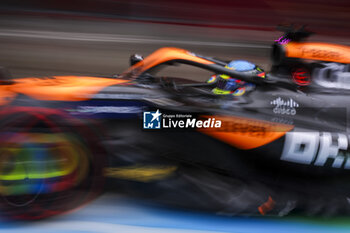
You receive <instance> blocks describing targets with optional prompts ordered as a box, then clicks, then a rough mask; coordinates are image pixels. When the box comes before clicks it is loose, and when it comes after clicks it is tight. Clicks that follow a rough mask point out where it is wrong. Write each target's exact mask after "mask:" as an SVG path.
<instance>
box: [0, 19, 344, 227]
mask: <svg viewBox="0 0 350 233" xmlns="http://www.w3.org/2000/svg"><path fill="white" fill-rule="evenodd" d="M279 35H280V33H279V32H271V33H270V32H258V31H243V30H235V31H233V30H229V29H215V28H203V27H202V28H196V27H190V26H176V25H162V24H147V23H130V22H123V21H113V22H109V21H82V20H80V21H74V20H62V19H61V20H57V19H53V18H35V17H26V18H23V17H22V18H18V17H14V16H7V17H5V16H3V17H1V18H0V65H1V66H5V67H7V68H9V70H10V71H11V72H12V74H13V76H14V77H32V76H48V75H50V76H51V75H90V76H111V75H113V74H116V73H121V72H122V71H123V70H125V69H126V68H127V67H128V58H129V55H130V54H133V53H141V54H143V55H148V54H150V53H151V52H152V51H154V50H156V49H157V48H159V47H168V46H171V47H181V48H185V49H188V50H191V51H193V52H196V53H199V54H203V55H207V56H212V57H219V58H222V59H225V60H231V59H247V60H250V61H252V62H255V63H257V64H260V65H261V66H262V67H263V68H265V69H266V70H268V69H269V65H270V64H269V62H268V57H269V53H270V43H271V41H272V40H274V39H277V38H278V37H279ZM319 39H320V40H321V41H322V40H327V39H328V38H321V37H320V38H319ZM336 40H337V41H340V42H343V43H344V44H348V43H349V41H346V40H343V39H341V38H340V39H339V38H338V39H336ZM163 72H164V74H166V75H168V76H180V77H187V78H191V79H196V80H203V81H204V80H206V79H207V78H208V77H209V75H210V73H208V72H207V71H205V72H204V71H201V70H199V69H192V68H190V67H183V68H182V67H181V68H180V67H170V68H169V69H168V70H167V71H163ZM349 222H350V221H349V218H332V219H324V218H313V219H310V218H306V217H303V218H302V217H288V218H282V219H281V218H268V217H267V218H266V217H264V218H262V217H260V218H256V217H254V218H247V217H229V216H217V215H214V214H210V213H197V212H190V211H184V210H176V209H167V208H164V207H159V206H153V205H150V204H147V203H143V202H141V201H137V200H131V199H127V198H122V197H119V196H113V195H105V196H102V197H100V198H99V199H97V200H95V201H94V202H92V203H90V204H89V205H87V206H85V207H83V208H81V209H79V210H77V211H74V212H73V213H70V214H66V215H63V216H58V217H54V218H51V219H49V220H45V221H39V222H34V223H18V222H15V223H11V222H7V221H4V220H3V221H1V220H0V232H27V233H31V232H123V233H124V232H126V233H127V232H155V233H157V232H186V233H187V232H235V233H246V232H247V233H248V232H249V233H252V232H266V233H267V232H268V233H273V232H317V233H323V232H350V223H349Z"/></svg>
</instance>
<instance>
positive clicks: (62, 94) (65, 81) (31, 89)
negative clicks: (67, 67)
mask: <svg viewBox="0 0 350 233" xmlns="http://www.w3.org/2000/svg"><path fill="white" fill-rule="evenodd" d="M13 81H14V83H13V84H11V85H3V86H0V105H3V104H6V103H7V102H9V101H10V99H12V98H13V97H14V96H16V94H24V95H27V96H29V97H31V98H34V99H38V100H56V101H83V100H88V99H90V98H91V97H92V96H93V95H94V94H97V93H98V92H99V91H101V90H102V89H103V88H105V87H108V86H111V85H116V84H121V83H125V82H129V80H123V79H113V78H98V77H79V76H54V77H50V78H21V79H15V80H13Z"/></svg>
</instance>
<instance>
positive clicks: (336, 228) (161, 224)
mask: <svg viewBox="0 0 350 233" xmlns="http://www.w3.org/2000/svg"><path fill="white" fill-rule="evenodd" d="M0 223H1V224H0V232H6V233H20V232H26V233H34V232H35V233H46V232H52V233H61V232H108V233H119V232H122V233H136V232H137V233H161V232H168V233H209V232H212V233H218V232H233V233H254V232H259V233H290V232H298V233H328V232H337V233H345V232H349V228H350V223H349V221H348V219H347V218H337V219H311V218H301V217H287V218H271V217H249V218H248V217H231V216H218V215H213V214H209V213H201V212H192V211H183V210H178V209H171V208H164V207H162V206H156V205H152V204H150V203H147V202H142V201H140V200H134V199H128V198H125V197H120V196H115V195H110V194H109V195H104V196H102V197H100V198H99V199H97V200H95V201H94V202H92V203H90V204H89V205H87V206H85V207H83V208H81V209H79V210H77V211H75V212H72V213H70V214H66V215H62V216H56V217H54V218H50V219H48V220H43V221H36V222H26V223H19V222H5V221H2V222H1V221H0Z"/></svg>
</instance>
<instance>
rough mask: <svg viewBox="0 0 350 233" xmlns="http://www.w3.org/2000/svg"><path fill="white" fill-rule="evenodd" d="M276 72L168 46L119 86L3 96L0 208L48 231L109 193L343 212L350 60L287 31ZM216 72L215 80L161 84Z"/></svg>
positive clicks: (99, 83)
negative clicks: (193, 70)
mask: <svg viewBox="0 0 350 233" xmlns="http://www.w3.org/2000/svg"><path fill="white" fill-rule="evenodd" d="M284 30H285V35H284V36H282V37H281V38H279V39H278V40H277V41H276V43H275V44H274V46H273V53H272V54H273V55H272V60H273V67H272V71H271V73H269V74H265V72H264V71H263V70H262V69H261V68H260V67H258V66H256V65H254V64H252V63H250V62H246V61H231V62H230V61H222V60H219V59H215V58H211V57H205V56H201V55H198V54H195V53H192V52H189V51H186V50H183V49H178V48H161V49H159V50H157V51H155V52H154V53H152V54H151V55H149V56H147V57H146V58H145V59H143V58H142V57H141V56H139V55H134V56H132V57H131V60H130V62H131V67H130V68H129V69H128V70H126V71H125V72H124V73H122V74H120V75H116V76H115V77H111V78H101V77H76V76H54V77H44V78H43V77H35V78H19V79H12V78H10V76H9V75H8V74H6V73H5V72H3V75H2V76H3V77H2V81H1V86H0V93H1V95H0V104H1V111H0V118H1V121H0V160H1V162H0V194H1V197H2V198H1V201H0V208H1V213H3V215H4V216H5V217H11V218H21V219H38V218H44V217H48V216H52V215H55V214H59V213H62V212H66V211H67V210H70V209H73V208H75V207H77V206H80V205H82V204H84V203H87V202H88V201H89V200H92V199H93V198H95V197H96V195H97V194H99V193H100V192H101V191H102V190H108V191H118V192H121V193H125V194H127V195H134V196H139V197H143V198H148V199H152V200H154V201H157V202H160V203H166V204H172V205H176V206H180V207H185V208H196V209H201V210H210V211H215V212H219V213H224V214H241V215H255V214H262V215H266V214H271V215H279V216H283V215H286V214H288V213H289V212H291V211H292V210H295V211H298V210H299V211H305V212H306V213H307V214H334V213H347V212H348V210H349V203H348V196H349V194H350V183H349V178H350V159H349V156H350V154H349V153H350V150H349V134H348V132H347V131H348V120H347V119H348V116H349V113H348V111H347V107H348V106H349V105H350V100H349V98H348V96H349V94H350V91H349V90H350V82H349V80H350V66H349V63H350V48H349V47H346V46H341V45H334V44H325V43H312V42H303V39H304V38H305V37H306V36H308V34H309V33H308V32H306V31H305V30H303V29H300V30H294V29H292V28H287V29H284ZM174 64H188V65H191V66H196V67H200V68H203V69H206V70H209V71H211V72H212V73H213V76H212V77H211V78H210V79H209V80H208V81H207V82H195V81H192V80H187V79H182V78H172V77H164V76H160V77H159V76H157V75H156V72H157V71H158V70H159V68H161V67H162V66H170V65H174Z"/></svg>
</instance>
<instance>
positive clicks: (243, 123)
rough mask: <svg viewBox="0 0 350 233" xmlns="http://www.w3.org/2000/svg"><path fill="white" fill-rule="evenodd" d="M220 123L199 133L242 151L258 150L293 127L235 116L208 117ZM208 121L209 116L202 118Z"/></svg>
mask: <svg viewBox="0 0 350 233" xmlns="http://www.w3.org/2000/svg"><path fill="white" fill-rule="evenodd" d="M210 117H214V118H215V119H216V120H220V121H221V122H222V126H221V127H220V128H218V129H213V128H211V129H205V128H201V129H198V130H199V131H200V132H202V133H204V134H207V135H209V136H211V137H213V138H216V139H218V140H220V141H223V142H225V143H227V144H229V145H231V146H234V147H236V148H239V149H242V150H249V149H254V148H258V147H260V146H263V145H266V144H268V143H271V142H273V141H275V140H277V139H278V138H280V137H282V136H284V135H285V134H286V133H287V132H288V131H290V130H292V129H293V128H294V126H291V125H285V124H278V123H272V122H268V121H263V120H256V119H249V118H243V117H235V116H210ZM203 118H205V119H208V118H209V116H203Z"/></svg>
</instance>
